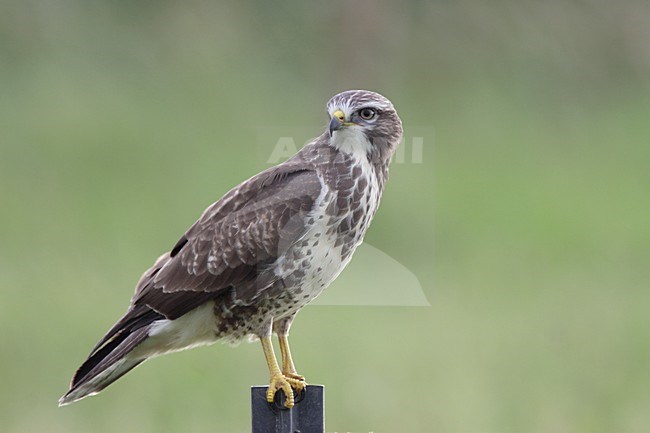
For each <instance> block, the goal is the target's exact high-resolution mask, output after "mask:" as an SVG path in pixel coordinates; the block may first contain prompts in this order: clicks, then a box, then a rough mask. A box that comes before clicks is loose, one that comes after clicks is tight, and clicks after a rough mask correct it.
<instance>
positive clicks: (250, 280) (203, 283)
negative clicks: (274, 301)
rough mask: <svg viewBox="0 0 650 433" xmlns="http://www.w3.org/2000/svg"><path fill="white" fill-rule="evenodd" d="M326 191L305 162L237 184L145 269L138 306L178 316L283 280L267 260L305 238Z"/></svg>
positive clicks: (246, 299)
mask: <svg viewBox="0 0 650 433" xmlns="http://www.w3.org/2000/svg"><path fill="white" fill-rule="evenodd" d="M321 189H322V184H321V181H320V179H319V177H318V175H317V173H316V172H315V171H314V170H313V169H311V167H308V166H305V165H304V164H303V165H300V164H295V165H291V164H288V165H286V166H283V165H281V166H278V167H274V168H273V169H270V170H267V171H265V172H262V173H261V174H259V175H257V176H255V177H253V178H251V179H249V180H248V181H246V182H244V183H243V184H241V185H239V186H238V187H236V188H234V189H233V190H231V191H230V192H229V193H228V194H226V195H225V196H224V197H223V198H222V199H221V200H219V201H217V202H216V203H214V204H213V205H212V206H210V207H209V208H208V209H206V211H205V212H204V213H203V215H202V216H201V218H199V220H198V221H197V222H196V223H195V224H194V225H192V227H190V229H189V230H188V231H187V232H186V233H185V234H184V235H183V236H182V237H181V238H180V240H179V241H178V242H177V243H176V245H174V247H173V248H172V250H171V251H170V252H169V253H166V254H164V255H163V256H161V257H160V258H159V259H158V260H157V262H156V263H155V264H154V266H153V267H152V268H150V269H149V270H147V272H145V273H144V275H143V276H142V278H141V279H140V282H139V283H138V285H137V287H136V293H135V295H134V297H133V299H132V308H133V307H136V306H138V305H142V304H145V305H147V306H148V307H149V308H151V309H153V310H154V311H156V312H157V313H160V314H162V315H164V316H165V317H166V318H169V319H175V318H177V317H180V316H182V315H183V314H185V313H187V312H188V311H190V310H192V309H194V308H196V307H198V306H199V305H201V304H203V303H205V302H207V301H208V300H210V299H214V298H215V297H217V296H218V295H220V294H222V293H224V292H225V291H226V290H228V289H236V290H234V291H233V293H235V294H236V293H241V294H242V295H241V297H240V298H241V299H239V301H240V302H241V303H250V302H251V301H252V300H253V299H256V298H257V297H258V296H260V294H261V293H263V292H264V290H265V289H267V288H268V287H270V286H271V285H272V284H273V283H274V282H275V281H276V280H277V278H278V277H277V276H276V275H275V274H274V273H273V272H272V269H271V268H270V266H269V265H270V264H272V263H273V262H274V261H275V260H277V259H278V257H280V256H281V255H282V254H283V253H284V252H285V251H286V249H287V248H289V246H290V245H292V244H293V243H294V242H296V241H297V240H298V239H300V237H301V236H303V234H304V232H305V230H306V229H307V221H308V219H309V218H308V215H309V213H310V212H311V211H312V209H313V208H314V203H315V201H316V199H317V197H318V196H319V195H320V193H321ZM239 287H240V288H241V290H238V288H239ZM235 301H237V299H235Z"/></svg>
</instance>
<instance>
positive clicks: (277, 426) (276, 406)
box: [251, 385, 325, 433]
mask: <svg viewBox="0 0 650 433" xmlns="http://www.w3.org/2000/svg"><path fill="white" fill-rule="evenodd" d="M267 389H268V387H267V386H253V387H251V410H252V414H253V433H325V406H324V395H325V387H324V386H323V385H307V388H305V390H304V391H303V392H301V393H300V394H298V395H296V396H295V398H296V404H295V405H294V407H293V408H292V409H287V408H286V407H284V394H283V393H282V392H278V393H276V395H275V401H274V402H273V403H269V402H267V401H266V390H267Z"/></svg>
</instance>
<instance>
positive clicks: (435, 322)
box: [0, 0, 650, 433]
mask: <svg viewBox="0 0 650 433" xmlns="http://www.w3.org/2000/svg"><path fill="white" fill-rule="evenodd" d="M649 77H650V5H649V4H648V3H647V2H642V1H638V2H637V1H629V2H606V1H549V2H534V1H514V0H512V1H499V2H478V1H477V2H473V1H459V2H446V1H436V2H425V1H413V2H402V3H399V4H398V3H397V2H392V3H389V2H381V1H369V0H367V1H355V2H341V1H334V2H321V3H318V4H312V3H307V2H305V3H303V2H299V1H289V2H284V3H283V4H271V3H270V2H262V1H256V2H250V3H248V2H246V3H220V2H208V1H198V0H197V1H195V0H190V1H183V2H171V1H160V2H127V1H115V2H108V1H82V0H78V1H74V0H61V1H47V2H39V1H6V0H5V1H3V2H1V3H0V200H1V201H0V205H1V209H2V210H1V211H0V286H1V292H0V296H1V298H0V329H1V331H0V353H1V355H0V431H3V432H5V431H6V432H89V431H93V432H118V431H120V432H244V431H249V425H250V421H249V388H248V387H249V386H250V385H253V384H263V383H265V382H266V381H267V379H268V377H267V371H266V366H265V364H264V360H263V357H262V353H261V350H260V348H259V347H258V345H257V344H243V345H241V346H240V347H239V348H237V349H231V348H229V347H227V346H221V345H216V346H211V347H208V348H201V349H197V350H193V351H188V352H183V353H179V354H175V355H170V356H167V357H162V358H159V359H155V360H153V361H151V362H149V363H147V364H145V366H144V367H141V368H138V369H136V370H135V371H133V372H132V373H130V374H129V375H127V376H125V377H124V378H123V379H121V380H120V381H118V382H117V383H115V384H114V385H113V386H111V387H110V388H108V389H107V390H106V391H105V392H104V393H102V394H101V395H99V396H97V397H93V398H89V399H86V400H84V401H82V402H80V403H77V404H75V405H72V406H69V407H65V408H61V409H59V408H57V407H56V401H57V399H58V397H59V396H60V395H61V394H62V393H63V392H64V391H65V390H66V389H67V385H68V381H69V379H70V377H71V375H72V373H73V371H74V369H75V368H76V367H77V366H78V365H79V364H80V363H81V362H82V361H83V360H84V358H85V356H86V355H87V353H88V351H89V350H90V348H91V347H92V346H93V345H94V344H95V342H96V341H97V340H98V339H99V337H101V335H103V333H104V332H105V331H106V330H107V329H108V327H109V326H110V325H112V324H113V322H114V321H115V320H116V319H117V318H118V317H119V316H120V315H121V314H122V313H123V312H124V311H125V309H126V307H127V303H128V299H129V297H130V296H131V294H132V290H133V287H134V285H135V282H136V280H137V279H138V277H139V276H140V274H141V272H142V271H143V270H144V269H146V268H147V267H148V266H149V265H150V264H151V263H152V261H153V260H154V259H155V258H156V257H157V256H158V254H160V253H161V252H163V251H165V250H167V249H169V248H170V247H171V246H172V245H173V244H174V243H175V241H176V240H177V238H178V237H179V236H180V235H181V234H182V233H183V232H184V230H185V229H186V228H187V227H188V226H189V225H190V224H191V223H193V222H194V220H195V219H196V218H197V217H198V216H199V215H200V213H201V212H202V211H203V209H204V208H205V207H206V206H207V205H208V204H210V203H211V202H212V201H214V200H216V199H218V198H219V197H220V196H221V195H222V194H223V193H224V192H226V191H227V190H228V189H229V188H231V187H232V186H234V185H235V184H237V183H239V182H240V181H241V180H243V179H245V178H247V177H249V176H251V175H253V174H255V173H257V172H258V171H260V170H262V169H263V168H265V167H267V166H268V164H267V157H268V155H269V154H270V152H271V147H272V146H273V144H274V143H275V142H276V141H277V139H278V137H277V135H275V136H273V135H272V134H268V135H266V136H265V134H264V131H270V130H271V129H269V128H272V129H273V130H282V128H286V129H287V131H292V130H295V129H296V128H302V129H301V130H304V129H307V130H311V131H313V132H312V134H311V135H313V136H315V135H317V134H318V133H319V132H320V131H321V130H322V129H323V128H324V126H325V124H326V115H325V108H324V105H325V102H326V101H327V99H328V98H329V97H331V96H332V95H333V94H335V93H337V92H339V91H341V90H345V89H350V88H368V89H372V90H377V91H379V92H381V93H383V94H385V95H386V96H388V97H389V98H391V100H392V101H393V102H394V104H395V106H396V107H397V108H398V110H399V113H400V114H401V117H402V119H403V120H404V125H405V130H406V141H405V148H406V155H407V158H406V161H405V162H404V163H397V164H394V165H393V167H392V171H391V181H390V182H389V184H388V187H387V190H386V192H385V195H384V199H383V203H382V207H381V209H380V211H379V213H378V215H377V218H376V219H375V222H374V225H373V227H372V228H371V229H370V232H369V233H368V236H367V238H366V241H367V242H368V243H369V244H371V245H373V246H374V247H376V248H378V249H380V250H382V251H384V252H385V253H387V254H388V255H390V256H391V257H392V258H394V259H395V260H397V261H398V262H399V263H401V264H402V265H403V266H405V267H406V268H408V269H409V270H411V271H412V272H413V273H414V274H415V275H416V276H417V277H418V278H419V281H420V284H421V285H422V287H423V289H424V292H425V294H426V297H427V298H428V300H429V302H430V303H431V307H395V306H392V307H360V306H354V307H351V306H348V307H345V306H342V307H332V306H311V307H308V308H307V309H305V310H304V311H303V312H302V313H301V314H300V315H299V316H298V319H297V320H296V322H295V326H294V329H293V332H292V347H293V351H294V354H295V357H296V362H297V365H298V369H299V370H300V371H301V372H302V373H304V374H305V375H306V376H307V378H308V380H310V381H311V382H313V383H323V384H325V385H326V386H327V401H326V412H327V414H326V416H327V430H328V431H357V432H369V431H374V432H396V431H399V432H406V433H408V432H433V431H444V432H475V431H481V432H586V431H589V432H612V431H637V432H640V431H650V410H648V408H649V407H650V393H648V389H650V369H649V368H648V367H649V366H650V344H649V342H650V318H649V317H650V314H649V307H650V291H649V290H648V289H649V287H648V286H649V284H648V283H649V281H650V267H649V266H648V263H649V258H650V224H649V222H650V170H649V168H648V167H649V164H650V87H649V83H650V80H649ZM260 131H262V133H260ZM412 131H429V132H427V133H425V134H421V133H418V134H420V136H422V137H423V143H424V151H423V160H422V163H421V164H414V163H410V162H409V159H408V155H409V153H408V149H409V144H410V143H411V139H412V137H413V132H412ZM260 137H261V138H260ZM363 272H368V269H367V268H363V269H359V268H355V260H353V261H352V264H351V266H350V267H349V268H348V270H346V272H345V274H346V275H349V274H350V273H352V274H354V273H361V274H358V275H356V274H355V275H356V276H357V277H358V278H363V275H364V274H363ZM394 290H400V287H395V288H394Z"/></svg>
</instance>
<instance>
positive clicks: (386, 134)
mask: <svg viewBox="0 0 650 433" xmlns="http://www.w3.org/2000/svg"><path fill="white" fill-rule="evenodd" d="M327 111H328V113H329V116H330V122H329V126H328V133H329V139H330V144H331V145H333V146H335V147H337V148H338V149H340V150H341V151H344V152H347V153H351V154H354V155H357V156H361V155H364V154H365V156H366V157H368V158H369V159H371V160H377V162H383V163H388V162H389V161H390V159H391V157H392V156H393V153H394V152H395V149H396V148H397V145H398V144H399V142H400V140H401V139H402V121H401V120H400V118H399V116H398V115H397V112H396V111H395V107H393V104H392V103H391V102H390V101H389V100H388V99H387V98H385V97H384V96H382V95H380V94H379V93H375V92H371V91H368V90H348V91H346V92H342V93H339V94H338V95H335V96H334V97H333V98H332V99H330V100H329V102H328V103H327Z"/></svg>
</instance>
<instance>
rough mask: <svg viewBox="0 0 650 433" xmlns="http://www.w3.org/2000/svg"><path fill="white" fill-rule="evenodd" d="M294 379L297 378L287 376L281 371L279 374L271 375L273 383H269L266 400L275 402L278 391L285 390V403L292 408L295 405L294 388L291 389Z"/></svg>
mask: <svg viewBox="0 0 650 433" xmlns="http://www.w3.org/2000/svg"><path fill="white" fill-rule="evenodd" d="M292 381H297V379H292V378H288V377H285V376H284V375H282V374H280V373H279V372H278V374H277V375H275V376H271V383H269V389H268V391H266V401H268V402H269V403H273V399H274V398H275V393H276V391H278V390H280V389H281V390H282V392H284V396H285V397H286V399H285V401H284V405H285V406H286V407H288V408H289V409H291V408H292V407H293V405H294V401H293V389H291V382H292Z"/></svg>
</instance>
